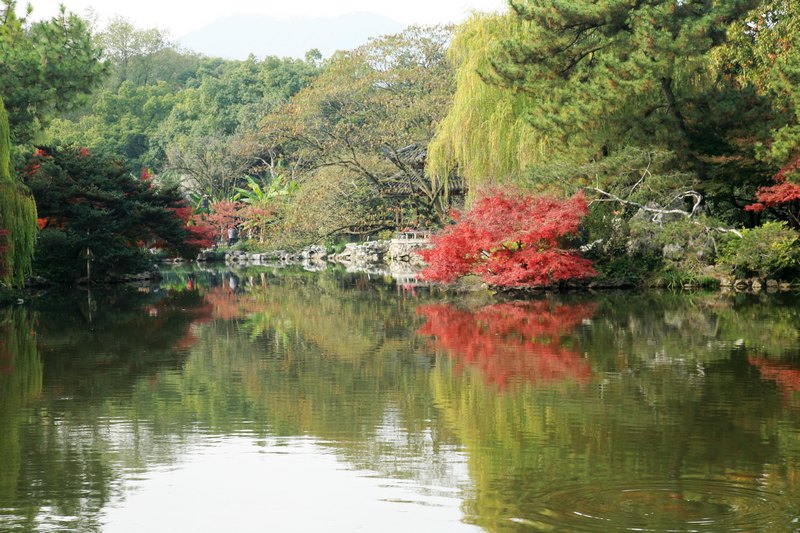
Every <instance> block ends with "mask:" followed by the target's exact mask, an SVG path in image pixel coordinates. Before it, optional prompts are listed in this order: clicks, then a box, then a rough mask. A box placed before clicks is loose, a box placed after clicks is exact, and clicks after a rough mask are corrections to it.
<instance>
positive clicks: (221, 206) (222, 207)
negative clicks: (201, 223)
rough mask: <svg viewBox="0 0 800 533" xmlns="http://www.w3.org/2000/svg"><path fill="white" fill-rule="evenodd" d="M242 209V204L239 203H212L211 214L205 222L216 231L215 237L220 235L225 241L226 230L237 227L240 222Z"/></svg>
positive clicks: (225, 201)
mask: <svg viewBox="0 0 800 533" xmlns="http://www.w3.org/2000/svg"><path fill="white" fill-rule="evenodd" d="M243 207H244V204H242V203H241V202H231V201H227V200H223V201H221V202H214V203H213V204H211V214H210V215H208V217H207V221H208V223H209V224H210V225H211V226H213V227H214V228H215V229H216V231H217V235H221V236H222V238H223V239H225V238H227V231H228V228H230V227H233V226H238V225H239V223H240V222H241V221H242V214H241V213H240V210H241V209H242V208H243Z"/></svg>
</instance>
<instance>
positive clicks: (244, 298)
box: [0, 270, 800, 530]
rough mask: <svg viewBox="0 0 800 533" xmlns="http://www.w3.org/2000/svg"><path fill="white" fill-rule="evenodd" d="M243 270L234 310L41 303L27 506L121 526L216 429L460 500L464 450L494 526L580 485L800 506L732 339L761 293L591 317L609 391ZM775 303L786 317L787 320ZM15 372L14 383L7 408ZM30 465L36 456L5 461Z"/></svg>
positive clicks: (303, 279) (200, 304)
mask: <svg viewBox="0 0 800 533" xmlns="http://www.w3.org/2000/svg"><path fill="white" fill-rule="evenodd" d="M239 278H240V280H241V283H240V284H239V289H238V292H237V293H236V294H235V295H234V294H233V293H231V294H230V297H231V301H232V302H234V304H235V305H233V306H231V307H230V308H226V309H225V315H224V316H222V315H219V316H214V317H212V316H211V313H212V311H213V310H214V306H213V305H210V304H209V302H208V301H207V300H206V299H205V298H204V295H205V296H209V295H213V294H216V293H212V291H211V290H209V289H206V288H204V287H203V286H200V287H198V289H197V290H196V291H184V292H177V288H178V287H179V284H177V283H176V284H175V285H174V289H175V291H172V292H170V294H169V295H161V296H159V295H158V294H149V295H141V294H136V293H123V294H115V295H108V296H103V297H97V298H96V300H95V303H93V304H91V305H89V303H88V301H87V300H86V299H85V294H84V295H83V297H81V298H80V299H79V300H77V301H80V302H81V303H80V304H78V303H75V302H76V301H72V303H69V304H67V305H65V304H58V305H56V304H55V303H52V304H51V303H49V302H50V301H53V302H55V299H53V300H45V301H43V302H42V303H40V304H39V308H38V312H39V316H40V319H39V326H38V331H39V339H40V342H41V347H40V353H41V357H42V359H43V361H44V378H43V379H44V384H43V385H42V384H41V381H39V385H38V389H36V387H33V386H32V387H29V388H30V390H31V391H32V392H30V393H29V394H28V395H27V396H25V398H26V399H25V400H24V401H25V402H27V403H28V404H31V402H32V400H33V399H35V400H36V401H34V402H33V404H32V408H31V409H30V410H29V411H28V412H27V422H26V421H23V420H22V419H21V418H19V417H20V415H19V413H20V411H19V408H18V407H14V406H11V404H10V403H5V402H4V403H3V404H2V407H0V424H2V426H0V428H1V429H4V430H5V428H6V427H16V428H17V429H16V431H17V439H16V441H14V442H16V443H17V444H16V446H17V448H12V447H10V446H9V445H8V444H7V442H8V441H7V440H2V439H5V438H6V432H5V431H3V434H2V435H1V436H0V442H2V444H0V446H2V454H3V455H2V457H0V459H3V463H2V466H0V468H2V469H3V470H2V471H1V473H2V474H3V478H2V480H6V479H10V477H9V476H7V475H6V474H5V469H7V468H12V467H9V466H7V465H15V466H13V469H15V472H18V473H16V474H13V475H14V476H16V477H15V481H14V486H15V487H17V488H19V487H25V491H26V495H25V498H27V500H26V502H27V503H25V504H24V505H23V504H21V503H19V504H17V505H16V507H17V508H22V511H21V512H23V514H27V515H28V517H29V519H30V520H34V519H35V518H36V516H37V515H38V514H39V513H40V510H41V509H42V508H43V506H50V507H52V508H53V509H55V511H54V513H57V514H59V515H61V516H73V517H79V518H78V519H77V521H76V522H75V523H70V527H72V528H73V529H80V530H97V529H100V526H99V525H98V519H99V518H98V517H99V516H100V512H101V509H102V508H103V506H104V505H106V504H107V502H108V501H110V500H111V499H113V498H114V496H115V495H116V494H119V493H120V491H121V490H122V488H121V483H123V482H124V481H123V472H124V471H125V470H126V469H134V470H140V469H141V470H144V469H148V468H151V467H152V465H153V464H167V463H171V462H173V461H175V459H176V457H178V456H179V455H180V453H181V451H182V450H183V449H184V447H185V446H186V445H187V443H191V442H195V441H196V440H199V439H204V438H205V435H208V434H212V435H231V434H238V435H241V434H244V435H247V436H250V437H256V438H267V437H276V436H277V437H281V436H287V437H298V436H300V437H304V436H307V437H309V438H312V439H314V441H315V442H318V443H323V444H324V445H327V446H329V447H330V449H331V450H332V451H333V452H334V453H336V455H337V456H338V457H339V458H341V459H342V460H344V461H346V462H348V463H350V464H351V465H355V466H356V467H358V468H364V469H368V470H371V471H377V472H379V473H380V474H382V475H386V476H392V477H407V478H413V479H415V480H417V481H418V482H423V483H425V484H426V485H433V486H451V487H452V486H458V485H459V482H460V478H458V474H457V473H456V472H454V470H453V468H454V467H453V466H452V464H453V461H451V459H452V456H451V455H449V454H450V453H451V452H452V451H454V450H457V449H459V445H460V446H462V447H463V449H464V450H466V453H467V455H468V466H469V471H470V474H471V476H472V479H473V482H474V487H475V488H474V491H471V492H469V493H468V495H467V496H468V500H467V503H466V504H465V511H466V513H467V515H468V517H469V518H468V519H469V520H472V521H474V522H476V523H478V524H479V525H481V526H483V527H485V528H487V529H489V530H504V529H515V528H516V525H515V524H513V523H512V522H509V521H508V519H509V517H522V518H525V517H530V516H534V515H536V514H537V513H539V512H540V511H541V510H542V507H543V505H544V504H543V503H542V501H541V498H540V496H541V495H542V494H544V493H547V492H548V491H550V490H552V489H553V487H557V486H562V485H565V484H566V485H579V486H602V484H603V483H614V482H617V483H622V482H626V481H631V480H646V479H650V480H652V479H658V480H676V479H691V478H704V479H705V478H711V479H720V480H728V479H734V478H735V479H740V478H741V479H744V480H752V479H758V480H765V479H768V481H764V483H765V484H768V488H769V489H770V490H773V491H774V492H776V493H785V494H788V495H789V497H792V496H797V498H796V500H797V501H800V479H798V477H800V474H798V472H800V470H798V462H800V442H799V441H800V439H798V434H800V432H798V428H797V426H798V424H800V413H799V412H798V406H797V404H796V402H794V403H792V401H793V400H792V401H787V399H786V397H785V395H783V394H782V393H781V391H780V390H779V388H778V386H777V385H776V384H775V383H774V382H771V381H763V380H762V379H761V376H760V374H759V372H758V371H757V370H756V369H755V368H754V367H752V366H751V365H750V364H749V362H748V355H750V351H749V346H750V345H751V344H750V343H751V340H750V338H745V342H744V345H742V343H739V344H736V343H734V342H733V341H735V340H738V337H736V335H734V334H731V333H728V331H729V329H728V328H729V325H730V324H735V322H734V320H735V317H733V312H732V310H733V309H743V310H744V312H745V313H749V314H748V315H746V316H749V317H750V320H751V321H754V322H756V324H754V325H753V329H752V331H754V332H755V331H757V329H758V323H757V322H758V317H759V314H758V309H759V304H757V303H755V302H753V303H751V302H749V301H745V302H741V301H739V300H732V299H729V298H725V297H719V296H712V297H705V296H691V297H688V296H686V295H683V296H680V297H673V296H669V295H666V296H663V297H661V296H657V295H652V294H651V295H631V294H625V295H605V296H603V297H601V298H595V299H593V302H594V306H595V309H596V311H595V313H594V316H593V318H592V319H591V323H589V321H588V320H587V321H583V320H577V321H574V322H573V323H572V326H571V328H573V327H574V328H575V329H574V331H559V338H560V339H562V341H563V344H564V345H565V346H569V347H570V350H572V351H574V352H575V353H576V354H577V355H578V357H580V358H585V361H586V364H587V365H590V366H591V368H592V376H591V377H590V378H589V379H587V380H585V382H583V383H579V382H575V381H566V382H560V383H555V384H550V383H548V382H542V381H539V382H536V383H533V382H528V381H516V382H514V383H512V384H511V386H509V387H508V388H506V389H503V388H499V387H496V386H487V380H486V379H485V376H484V375H481V374H480V367H478V366H467V367H466V368H461V369H457V368H456V363H457V359H454V358H452V357H451V356H450V355H446V354H443V353H442V354H434V355H431V351H432V349H431V347H430V344H429V341H428V339H423V338H419V337H418V336H417V335H416V333H415V332H416V331H417V330H419V328H420V326H421V325H422V320H423V319H422V318H421V317H418V316H417V314H416V310H417V307H418V306H419V305H420V304H422V303H425V304H429V303H431V302H432V301H434V298H431V297H427V296H424V295H423V296H421V297H420V298H419V299H405V298H406V296H404V295H402V294H398V293H397V292H396V291H395V290H393V289H392V288H391V286H389V285H386V284H383V283H382V282H379V283H374V282H369V281H368V280H366V278H365V277H363V276H341V275H338V274H334V273H322V274H306V273H301V272H291V271H283V272H281V271H271V270H261V271H255V270H254V271H243V272H241V273H240V275H239ZM196 279H198V280H204V279H206V278H204V277H203V276H200V275H197V276H196ZM207 281H208V282H215V283H220V282H221V281H223V280H222V279H221V278H220V277H217V278H216V279H215V278H214V277H213V276H208V278H207ZM199 285H202V284H199ZM222 288H224V285H223V286H222ZM229 292H230V291H229ZM84 302H85V303H84ZM585 302H586V300H585V299H583V298H582V299H577V300H574V301H573V300H570V299H566V300H564V301H563V305H564V306H569V305H573V304H581V303H585ZM737 306H738V307H737ZM748 306H752V309H751V308H750V307H748ZM556 307H558V306H556ZM522 308H523V309H524V308H527V307H526V306H522ZM231 309H233V311H234V313H232V314H231V313H229V312H230V310H231ZM764 309H765V312H764V315H763V316H764V317H765V320H772V318H773V317H774V316H782V315H780V313H784V312H785V311H783V310H781V306H780V305H778V304H775V306H774V309H773V308H769V307H765V308H764ZM90 311H91V315H92V322H91V324H90V323H89V314H90ZM15 313H19V311H15ZM236 313H239V314H238V315H237V314H236ZM729 313H731V314H729ZM776 313H777V314H776ZM13 316H18V315H13ZM24 316H27V315H24ZM17 320H19V318H18V319H17ZM25 323H26V324H27V326H26V327H27V328H28V329H29V330H30V329H31V327H32V326H31V324H30V320H28V321H27V322H25ZM191 323H194V325H190V324H191ZM762 327H763V328H767V327H769V324H768V323H763V325H762ZM773 331H776V330H773ZM189 334H191V335H189ZM737 334H738V332H737ZM187 335H189V337H187ZM509 335H513V332H509ZM562 337H563V338H562ZM187 339H189V340H192V341H193V343H192V344H189V343H188V342H184V341H185V340H187ZM176 346H177V347H180V348H179V349H176V348H175V347H176ZM31 347H32V348H33V349H34V350H35V347H34V346H33V345H32V343H31ZM15 350H17V349H16V348H15ZM187 351H188V353H187ZM34 354H35V352H34ZM34 360H36V359H35V358H34V359H32V361H34ZM19 368H20V367H19V366H16V363H15V372H16V371H17V370H19ZM28 368H31V369H35V368H36V367H35V365H33V364H31V365H29V366H28ZM38 368H39V370H38V372H39V376H40V378H39V379H40V380H41V379H42V378H41V375H42V370H41V366H39V367H38ZM28 375H33V376H35V375H36V372H35V371H33V372H28ZM14 376H15V375H12V374H5V375H0V387H5V388H3V389H0V392H2V394H3V398H5V397H6V394H7V393H6V391H7V390H8V391H10V390H12V389H11V388H10V387H11V385H10V384H11V383H12V381H10V380H12V378H13V380H18V379H21V378H18V377H14ZM26 379H29V378H26ZM29 381H30V383H32V384H35V381H31V380H30V379H29ZM14 383H17V382H16V381H14ZM19 383H20V384H21V383H22V381H19ZM14 386H15V387H17V389H19V390H21V388H22V386H21V385H14ZM42 387H43V392H42V393H41V398H39V393H38V392H36V391H37V390H42ZM17 389H14V390H17ZM8 395H9V396H8V397H10V398H15V397H17V396H15V395H14V394H12V393H8ZM20 397H21V396H20ZM790 400H791V399H790ZM21 402H23V400H19V401H17V405H23V403H21ZM7 405H8V406H9V407H7ZM14 417H17V418H14ZM7 421H11V422H7ZM12 422H13V423H16V424H17V425H16V426H14V425H13V423H12ZM9 424H10V425H9ZM20 428H21V429H20ZM14 454H16V457H18V459H17V460H16V463H14V462H13V461H7V460H5V459H6V457H10V456H11V455H14ZM11 459H13V457H11ZM43 465H45V466H43ZM745 482H746V481H743V483H745ZM2 488H3V490H6V492H5V493H0V496H2V497H3V498H12V499H13V497H14V494H13V492H11V493H8V492H7V489H6V485H2ZM20 497H21V496H20V494H17V498H20ZM6 501H7V500H6V499H4V500H3V502H6ZM734 503H736V502H734ZM740 503H741V504H742V505H745V504H746V502H740ZM11 506H12V507H13V505H11ZM30 523H31V524H33V522H30ZM3 525H5V524H3ZM0 529H2V527H0ZM29 529H34V527H33V526H30V527H29Z"/></svg>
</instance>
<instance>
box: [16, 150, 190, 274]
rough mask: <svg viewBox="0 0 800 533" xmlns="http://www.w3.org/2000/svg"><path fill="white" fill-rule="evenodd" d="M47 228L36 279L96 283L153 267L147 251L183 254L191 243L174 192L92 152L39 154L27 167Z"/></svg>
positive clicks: (38, 254)
mask: <svg viewBox="0 0 800 533" xmlns="http://www.w3.org/2000/svg"><path fill="white" fill-rule="evenodd" d="M25 174H26V175H25V181H26V183H27V184H28V185H29V186H30V188H31V190H32V191H33V195H34V197H35V198H36V204H37V205H38V208H39V225H40V227H41V229H42V232H41V235H40V237H39V241H38V243H37V249H36V267H37V272H39V273H40V274H44V275H46V276H48V277H49V278H51V279H62V280H63V279H66V280H74V279H76V278H78V277H81V276H86V275H87V264H88V266H89V268H90V269H91V276H92V279H94V280H105V279H108V278H110V277H112V276H115V275H120V274H126V273H131V272H136V271H137V270H141V269H145V268H147V267H148V266H149V265H150V264H151V263H152V259H151V257H150V254H149V252H148V250H147V248H150V247H153V246H156V247H164V246H166V247H178V246H180V245H181V244H182V243H183V242H184V241H185V240H186V238H187V236H188V235H187V230H186V227H185V224H184V222H183V221H182V220H181V219H180V217H179V216H178V215H177V214H176V212H175V209H176V208H180V207H183V202H182V198H181V196H180V194H179V193H178V191H177V190H175V189H160V188H157V187H155V186H154V184H153V183H152V181H151V180H148V179H139V178H135V177H133V176H132V175H131V174H130V173H129V172H128V171H127V169H126V168H125V166H124V164H123V163H122V162H121V161H120V160H118V159H111V158H107V157H104V156H94V155H92V154H91V153H89V152H88V151H87V150H86V149H63V150H40V151H39V152H38V153H37V154H36V155H35V156H34V157H33V158H32V159H31V160H30V161H29V162H28V165H27V166H26V170H25Z"/></svg>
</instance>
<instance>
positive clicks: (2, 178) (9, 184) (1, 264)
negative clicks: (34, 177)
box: [0, 97, 36, 287]
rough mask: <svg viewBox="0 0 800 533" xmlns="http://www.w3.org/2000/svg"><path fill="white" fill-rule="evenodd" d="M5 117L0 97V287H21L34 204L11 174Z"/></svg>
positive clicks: (27, 267)
mask: <svg viewBox="0 0 800 533" xmlns="http://www.w3.org/2000/svg"><path fill="white" fill-rule="evenodd" d="M10 160H11V140H10V135H9V124H8V115H7V114H6V109H5V106H4V105H3V99H2V97H0V233H2V235H3V240H4V241H5V242H4V243H3V246H2V247H0V286H3V285H10V286H12V287H17V286H21V285H22V284H23V283H24V281H25V277H26V276H27V275H28V274H30V271H31V260H32V258H33V247H34V242H35V240H36V204H35V203H34V200H33V197H32V196H31V193H30V191H29V190H28V188H27V187H25V186H24V185H23V184H22V183H20V182H19V181H18V180H17V179H16V178H15V177H14V175H13V174H12V173H11V168H10Z"/></svg>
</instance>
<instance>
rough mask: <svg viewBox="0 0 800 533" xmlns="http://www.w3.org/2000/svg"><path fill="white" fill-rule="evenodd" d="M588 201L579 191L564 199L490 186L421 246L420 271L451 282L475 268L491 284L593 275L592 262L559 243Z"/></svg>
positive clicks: (535, 282) (573, 229) (571, 233)
mask: <svg viewBox="0 0 800 533" xmlns="http://www.w3.org/2000/svg"><path fill="white" fill-rule="evenodd" d="M587 212H588V207H587V204H586V199H585V197H584V196H583V194H578V195H576V196H573V197H572V198H570V199H568V200H559V199H557V198H551V197H547V196H534V195H519V194H514V193H513V192H494V193H492V194H491V195H489V196H486V197H484V198H482V199H481V200H478V202H477V203H476V204H475V207H474V208H473V209H472V210H471V211H469V212H467V213H464V214H460V213H456V217H454V218H456V220H457V222H456V223H455V224H454V225H452V226H449V227H447V228H445V229H444V230H442V231H441V232H440V233H439V234H438V235H435V236H434V237H433V239H432V244H433V247H432V248H431V249H428V250H423V251H422V252H420V255H421V256H422V258H423V259H424V260H425V261H426V262H427V263H428V267H427V268H426V269H425V270H423V272H422V277H423V278H424V279H427V280H429V281H439V282H444V283H450V282H453V281H455V280H456V279H458V278H460V277H462V276H465V275H467V274H479V275H481V276H482V277H483V279H484V281H486V282H487V283H489V284H491V285H494V286H507V287H513V286H528V285H552V284H553V283H558V282H560V281H566V280H570V279H583V278H588V277H592V276H595V275H596V272H595V271H594V269H593V268H592V263H591V261H589V260H588V259H584V258H582V257H580V256H579V255H578V253H577V252H576V251H575V250H569V249H565V248H563V247H562V245H563V242H564V240H565V238H566V237H569V236H574V235H575V234H576V233H577V231H578V227H579V225H580V223H581V220H583V218H584V217H585V216H586V214H587Z"/></svg>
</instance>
